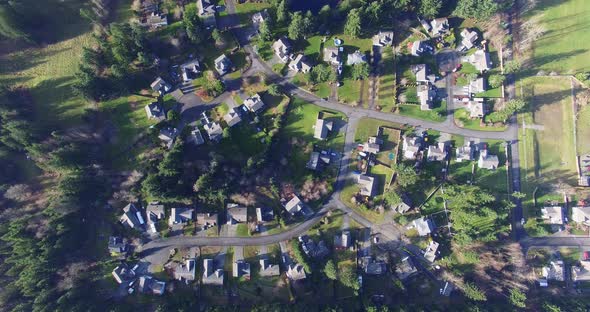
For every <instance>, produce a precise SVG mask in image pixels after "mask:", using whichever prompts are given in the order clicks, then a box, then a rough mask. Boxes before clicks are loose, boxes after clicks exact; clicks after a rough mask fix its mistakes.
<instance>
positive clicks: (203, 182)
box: [193, 173, 211, 193]
mask: <svg viewBox="0 0 590 312" xmlns="http://www.w3.org/2000/svg"><path fill="white" fill-rule="evenodd" d="M210 184H211V176H210V175H209V174H207V173H205V174H202V175H201V176H200V177H199V178H198V179H197V181H195V184H194V185H193V190H194V191H195V192H196V193H198V192H200V191H202V190H205V189H207V188H209V186H210Z"/></svg>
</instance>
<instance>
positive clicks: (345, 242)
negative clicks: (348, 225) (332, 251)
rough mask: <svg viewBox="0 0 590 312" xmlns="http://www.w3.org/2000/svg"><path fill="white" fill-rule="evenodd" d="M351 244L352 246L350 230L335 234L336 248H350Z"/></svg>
mask: <svg viewBox="0 0 590 312" xmlns="http://www.w3.org/2000/svg"><path fill="white" fill-rule="evenodd" d="M350 246H352V236H351V235H350V231H342V233H340V234H336V235H334V248H336V249H348V248H350Z"/></svg>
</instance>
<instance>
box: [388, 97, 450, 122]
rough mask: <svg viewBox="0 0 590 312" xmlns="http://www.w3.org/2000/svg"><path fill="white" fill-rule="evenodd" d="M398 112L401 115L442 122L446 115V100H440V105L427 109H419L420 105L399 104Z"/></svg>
mask: <svg viewBox="0 0 590 312" xmlns="http://www.w3.org/2000/svg"><path fill="white" fill-rule="evenodd" d="M399 113H400V115H403V116H409V117H413V118H417V119H422V120H429V121H434V122H443V121H444V120H445V116H446V115H447V101H445V100H442V101H440V105H438V107H435V108H433V109H431V110H428V111H423V110H421V109H420V105H416V104H404V105H400V106H399Z"/></svg>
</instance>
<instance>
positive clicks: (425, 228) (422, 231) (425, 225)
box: [412, 217, 434, 236]
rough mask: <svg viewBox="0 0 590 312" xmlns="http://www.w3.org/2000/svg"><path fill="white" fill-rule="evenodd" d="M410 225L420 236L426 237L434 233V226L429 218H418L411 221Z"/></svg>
mask: <svg viewBox="0 0 590 312" xmlns="http://www.w3.org/2000/svg"><path fill="white" fill-rule="evenodd" d="M412 224H413V226H414V228H415V229H416V231H418V235H420V236H427V235H428V234H430V233H432V231H434V224H433V223H432V220H431V219H430V218H425V217H420V218H418V219H416V220H414V221H412Z"/></svg>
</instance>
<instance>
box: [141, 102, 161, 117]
mask: <svg viewBox="0 0 590 312" xmlns="http://www.w3.org/2000/svg"><path fill="white" fill-rule="evenodd" d="M145 113H146V114H147V117H148V119H156V120H158V121H163V120H166V112H165V111H164V107H163V106H162V104H160V102H153V103H151V104H148V105H146V106H145Z"/></svg>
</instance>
